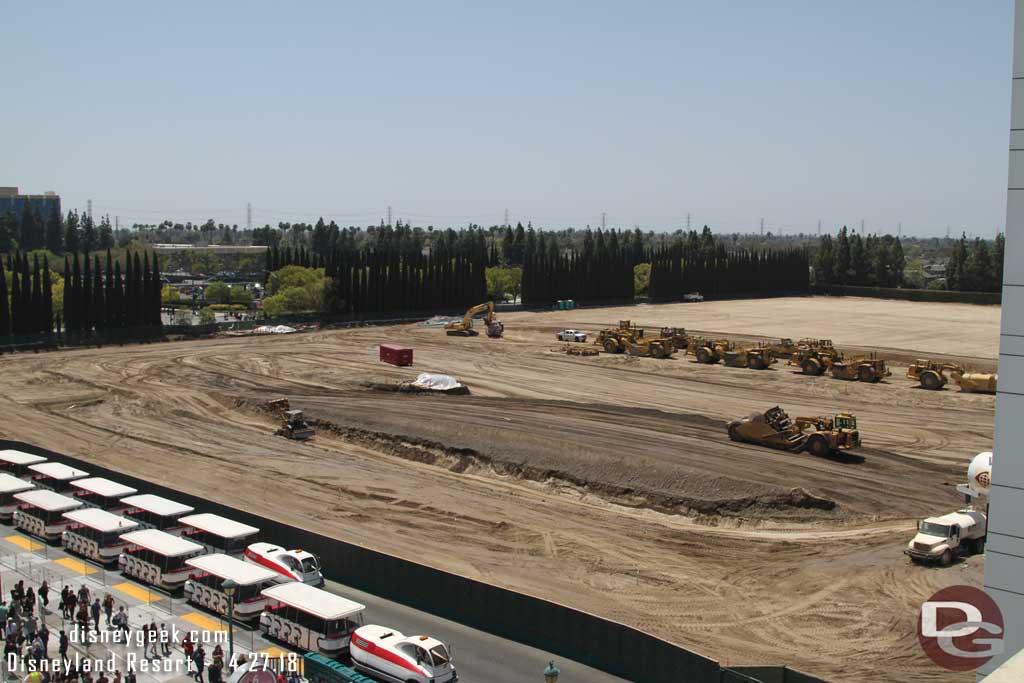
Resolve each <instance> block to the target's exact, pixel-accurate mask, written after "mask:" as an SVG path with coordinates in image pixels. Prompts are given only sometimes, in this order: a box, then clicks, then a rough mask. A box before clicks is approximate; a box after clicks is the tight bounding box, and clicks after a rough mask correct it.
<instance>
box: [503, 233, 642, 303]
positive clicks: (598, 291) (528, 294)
mask: <svg viewBox="0 0 1024 683" xmlns="http://www.w3.org/2000/svg"><path fill="white" fill-rule="evenodd" d="M550 237H551V238H554V235H551V236H550ZM605 242H606V241H605V239H604V236H603V234H602V233H601V231H598V234H597V239H596V240H594V241H593V243H585V244H584V246H583V250H582V251H581V252H578V253H577V252H571V253H568V254H563V253H560V252H559V250H558V247H557V242H555V241H554V239H550V240H549V239H546V238H545V235H544V232H543V231H540V232H539V233H538V238H537V242H536V244H533V243H531V242H530V241H529V240H528V241H527V243H526V250H525V253H524V255H523V284H522V299H523V303H524V304H525V305H527V306H547V305H549V304H551V303H553V302H554V301H557V300H558V299H573V300H576V301H585V302H587V303H602V302H615V301H622V302H632V300H633V269H634V267H635V266H636V260H635V259H634V255H633V253H632V251H631V250H630V249H628V248H625V246H624V245H623V244H621V243H620V242H619V241H618V240H617V239H615V234H614V233H612V237H611V238H609V239H608V240H607V244H606V243H605Z"/></svg>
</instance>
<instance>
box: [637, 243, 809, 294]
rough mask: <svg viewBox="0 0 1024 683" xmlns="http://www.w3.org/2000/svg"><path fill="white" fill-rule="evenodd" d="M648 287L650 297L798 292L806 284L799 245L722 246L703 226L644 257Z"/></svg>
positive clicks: (805, 261) (804, 260) (803, 254)
mask: <svg viewBox="0 0 1024 683" xmlns="http://www.w3.org/2000/svg"><path fill="white" fill-rule="evenodd" d="M649 260H650V262H651V275H650V284H649V285H648V287H649V292H650V297H651V299H653V300H656V301H673V300H679V299H681V298H682V297H683V295H684V294H687V293H689V292H700V293H701V294H702V295H704V296H710V297H716V296H738V295H761V294H765V293H783V292H784V293H802V292H807V291H808V290H809V288H810V281H809V277H808V275H809V271H808V253H807V250H806V249H804V248H786V249H773V250H746V249H731V250H730V249H728V248H727V247H726V245H725V244H722V243H721V242H719V241H717V240H716V239H715V236H714V235H713V234H712V232H711V229H710V228H709V227H708V226H706V225H705V226H704V229H703V230H702V231H701V233H699V234H698V233H697V231H695V230H693V231H690V232H689V233H688V234H687V235H686V237H685V238H678V239H676V240H673V241H672V242H670V243H669V244H666V245H664V246H661V247H659V248H657V249H656V250H655V251H654V253H653V254H652V255H651V256H650V258H649Z"/></svg>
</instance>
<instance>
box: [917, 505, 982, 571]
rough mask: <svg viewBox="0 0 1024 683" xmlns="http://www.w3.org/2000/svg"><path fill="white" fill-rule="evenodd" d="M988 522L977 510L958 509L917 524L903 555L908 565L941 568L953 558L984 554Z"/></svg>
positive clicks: (950, 562)
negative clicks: (909, 562) (918, 564)
mask: <svg viewBox="0 0 1024 683" xmlns="http://www.w3.org/2000/svg"><path fill="white" fill-rule="evenodd" d="M987 533H988V519H987V518H986V517H985V513H983V512H978V511H977V510H960V511H959V512H950V513H949V514H948V515H942V516H941V517H929V518H928V519H925V520H922V521H920V522H918V523H917V535H916V536H914V539H913V540H912V541H910V543H908V544H907V548H906V550H904V551H903V553H904V554H905V555H907V556H909V557H910V560H911V561H912V562H914V563H915V564H916V563H919V562H938V563H939V564H941V565H943V566H948V565H950V564H952V563H953V560H955V559H956V558H957V557H959V556H961V555H967V554H970V553H973V554H976V555H977V554H980V553H983V552H985V537H986V534H987Z"/></svg>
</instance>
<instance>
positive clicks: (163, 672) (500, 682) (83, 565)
mask: <svg viewBox="0 0 1024 683" xmlns="http://www.w3.org/2000/svg"><path fill="white" fill-rule="evenodd" d="M326 573H327V575H328V578H329V577H330V568H329V567H327V568H326ZM19 580H20V581H24V582H25V586H26V588H27V587H28V586H32V588H33V590H38V588H39V585H40V584H42V582H43V581H46V582H47V583H48V584H49V585H50V587H51V591H50V609H49V610H48V611H46V613H45V615H44V618H45V623H46V625H47V628H48V629H49V630H50V631H51V632H52V634H53V635H52V636H51V637H50V641H49V648H48V653H47V656H48V657H49V658H54V657H57V633H58V632H59V631H60V630H61V629H65V630H67V628H68V627H69V626H70V624H69V623H68V622H67V621H65V620H64V619H63V618H62V615H61V614H60V610H59V609H57V605H58V604H59V602H60V591H61V588H63V587H64V586H65V585H67V586H70V587H72V588H74V589H75V590H76V591H77V590H78V587H79V586H81V585H85V586H86V587H88V589H89V592H90V594H91V595H92V596H93V597H94V598H95V597H96V596H99V597H100V599H101V600H102V598H103V596H104V595H105V594H106V593H110V594H111V595H112V596H113V597H114V600H115V607H114V611H115V612H116V611H117V608H118V607H119V606H121V605H124V607H125V609H126V611H127V612H128V621H129V626H130V628H131V629H132V630H136V629H139V628H141V627H142V625H143V624H145V623H153V622H155V623H156V624H157V626H158V627H159V626H160V625H161V624H164V625H166V628H167V629H168V630H170V629H174V628H176V629H177V633H178V634H179V638H178V639H177V640H178V641H180V636H181V635H184V633H187V632H191V631H195V632H198V633H202V634H207V635H206V637H207V639H208V640H210V641H211V642H210V644H208V645H207V646H206V650H207V655H208V660H207V661H209V658H210V654H211V653H212V651H213V643H212V641H213V640H214V639H217V638H219V639H221V641H223V640H224V639H225V638H226V635H224V634H225V632H226V631H227V628H228V624H227V621H226V619H223V618H221V617H219V616H218V615H216V614H213V613H211V612H207V611H205V610H203V609H202V608H199V607H195V606H193V605H189V604H188V603H187V602H186V601H185V598H184V596H183V595H181V594H180V593H179V594H177V595H170V594H168V593H166V592H164V591H160V590H157V589H154V588H151V587H149V586H147V585H144V584H141V583H138V582H136V581H134V580H131V579H128V578H126V577H125V576H123V575H122V574H121V573H120V572H118V571H116V569H109V568H105V567H102V566H100V565H97V564H93V563H92V562H90V561H86V560H82V559H81V558H78V557H75V556H73V555H69V554H68V553H67V552H65V551H64V550H63V548H60V547H55V546H52V545H49V544H45V543H43V542H42V541H40V540H39V539H36V538H31V537H29V536H26V535H24V534H22V533H21V532H19V531H15V530H14V528H13V527H11V526H10V525H9V524H8V525H5V524H2V523H0V592H2V594H3V595H5V596H9V595H10V590H11V587H12V586H13V585H14V584H15V583H17V582H18V581H19ZM326 588H327V590H330V591H331V592H334V593H337V594H339V595H343V596H345V597H347V598H351V599H352V600H355V601H357V602H360V603H362V604H364V605H366V608H367V609H366V621H367V623H379V624H387V625H389V626H393V627H395V628H398V629H400V630H402V631H403V632H405V633H407V634H408V633H429V634H430V635H433V636H435V637H437V638H440V639H441V640H443V641H445V642H447V643H449V644H450V645H452V647H453V652H454V653H455V664H456V667H457V668H458V671H459V680H460V681H465V682H466V683H522V681H531V680H541V679H542V676H541V672H542V671H543V670H544V667H545V666H546V665H547V663H548V661H550V660H557V662H558V666H559V668H560V669H561V671H562V675H561V677H560V678H559V681H565V683H628V682H627V681H625V679H622V678H618V677H616V676H611V675H609V674H606V673H604V672H601V671H597V670H596V669H592V668H590V667H588V666H585V665H583V664H580V663H579V662H573V661H571V660H566V659H563V658H561V657H558V656H557V655H553V654H551V653H550V652H546V651H544V650H542V649H538V648H535V647H530V646H528V645H522V644H520V643H516V642H513V641H510V640H506V639H504V638H500V637H498V636H494V635H491V634H489V633H485V632H483V631H479V630H477V629H474V628H471V627H469V626H465V625H463V624H460V623H457V622H454V621H451V620H448V619H443V618H440V617H437V616H435V615H432V614H429V613H426V612H423V611H420V610H417V609H414V608H411V607H407V606H405V605H401V604H398V603H395V602H392V601H390V600H386V599H384V598H381V597H379V596H375V595H372V594H370V593H366V592H363V591H360V590H357V589H355V588H352V587H350V586H346V585H343V584H339V583H336V582H334V581H330V580H328V581H327V586H326ZM253 626H256V625H255V624H254V625H253ZM68 633H70V630H68ZM234 640H235V653H236V656H237V655H238V654H239V653H242V654H243V655H244V656H247V657H258V658H259V661H261V662H262V661H265V660H264V658H266V661H267V663H268V664H270V665H274V663H284V662H287V658H288V655H289V653H292V652H295V651H294V650H292V649H290V648H288V647H287V646H284V645H281V644H279V643H276V642H273V641H268V640H267V639H265V638H263V636H262V634H261V633H260V631H259V629H258V627H257V628H253V627H247V626H242V625H240V624H237V623H236V624H235V628H234ZM222 647H223V649H224V652H225V658H226V655H227V651H228V647H227V644H226V642H225V643H224V644H223V645H222ZM75 653H78V655H79V656H80V657H81V658H82V659H83V660H85V659H89V660H96V659H100V660H103V661H110V660H111V658H113V660H114V661H115V663H116V666H118V667H120V668H121V671H122V672H124V670H125V667H126V666H127V664H128V662H129V660H130V658H134V661H135V662H136V675H137V676H138V680H139V683H155V682H157V681H159V682H160V683H189V681H191V680H192V679H191V678H189V676H188V675H187V669H186V666H185V660H184V655H183V653H182V651H181V646H180V645H179V644H178V643H177V642H176V643H174V644H173V645H172V655H171V656H170V657H169V658H164V659H156V660H149V666H151V667H152V668H153V669H154V670H151V671H144V670H143V669H142V661H143V659H144V658H143V657H142V647H141V646H140V645H138V644H135V643H129V644H121V643H103V642H98V643H93V644H91V645H89V646H88V647H86V646H85V645H84V644H77V643H72V646H71V652H70V653H69V656H71V657H74V656H75ZM295 654H296V655H298V656H299V657H300V658H301V655H302V654H304V653H301V652H295ZM108 677H109V678H111V679H112V678H113V676H108ZM20 678H22V679H23V678H24V676H21V677H20ZM9 680H13V678H11V679H9ZM0 683H7V681H0Z"/></svg>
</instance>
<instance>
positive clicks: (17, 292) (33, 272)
mask: <svg viewBox="0 0 1024 683" xmlns="http://www.w3.org/2000/svg"><path fill="white" fill-rule="evenodd" d="M121 261H122V259H115V258H114V257H113V255H112V254H111V252H110V250H108V251H107V254H106V268H105V269H104V268H103V267H102V266H101V261H100V255H99V254H91V255H90V254H77V253H76V254H74V255H66V256H65V257H64V272H63V285H62V289H61V294H62V298H63V306H62V307H60V309H59V310H57V309H55V307H54V302H53V283H52V280H53V275H52V274H51V270H50V264H49V260H48V258H47V256H46V255H43V257H42V259H40V258H39V255H38V254H35V255H33V257H32V266H31V268H30V267H29V259H28V254H26V253H12V254H8V255H7V263H6V268H5V267H4V263H3V260H2V259H0V337H7V336H9V335H14V336H17V337H30V336H39V337H46V338H48V337H52V336H53V335H54V333H55V332H60V330H61V328H62V327H63V328H64V329H65V330H66V331H67V332H68V334H70V335H72V336H77V337H82V336H89V335H91V334H93V333H97V334H102V335H104V336H109V337H119V338H128V337H143V336H151V335H153V334H157V333H159V330H160V327H161V319H160V292H161V288H162V282H161V277H160V264H159V260H158V259H157V256H156V255H155V254H154V255H153V257H152V259H150V255H149V254H148V253H144V254H142V255H141V256H140V254H139V252H134V253H132V252H126V253H125V255H124V257H123V261H124V269H123V271H122V268H121ZM5 271H6V272H5ZM8 273H9V274H10V281H11V285H10V290H9V291H8V287H7V274H8Z"/></svg>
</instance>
